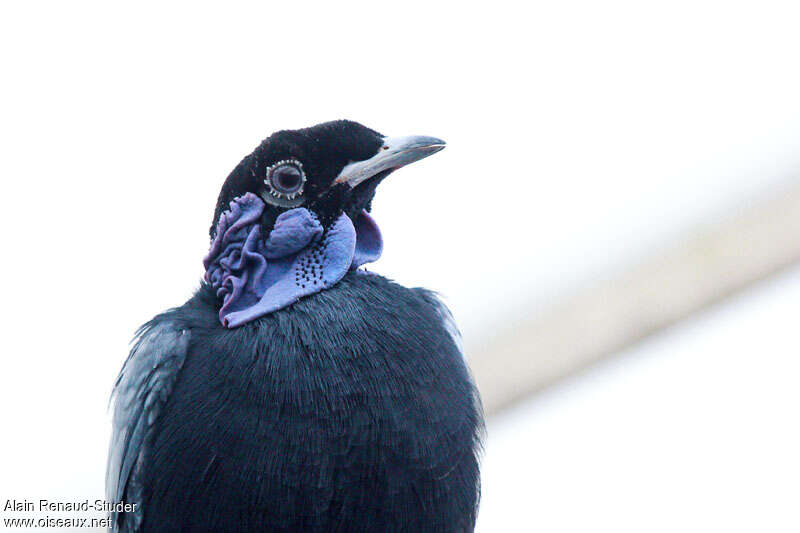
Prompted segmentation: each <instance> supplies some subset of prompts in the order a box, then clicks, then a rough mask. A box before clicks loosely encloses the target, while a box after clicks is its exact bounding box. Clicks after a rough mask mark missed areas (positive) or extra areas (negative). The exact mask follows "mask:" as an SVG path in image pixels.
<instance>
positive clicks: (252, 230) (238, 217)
mask: <svg viewBox="0 0 800 533" xmlns="http://www.w3.org/2000/svg"><path fill="white" fill-rule="evenodd" d="M264 207H265V206H264V202H263V201H262V200H261V199H260V198H258V197H257V196H256V195H254V194H251V193H247V194H245V195H243V196H240V197H238V198H236V199H234V200H233V201H232V202H231V204H230V209H229V210H227V211H225V212H224V213H223V214H222V215H221V216H220V217H219V222H218V223H217V228H216V233H215V235H214V238H213V240H212V241H211V248H210V250H209V252H208V255H207V256H206V258H205V259H204V261H203V263H204V265H205V267H206V274H205V280H206V282H208V283H209V284H210V285H211V286H212V287H213V288H214V290H215V291H216V294H217V297H218V299H219V301H220V310H219V318H220V321H221V322H222V324H223V325H224V326H226V327H229V328H234V327H238V326H241V325H243V324H246V323H248V322H250V321H252V320H255V319H256V318H258V317H261V316H264V315H266V314H269V313H272V312H274V311H277V310H278V309H282V308H284V307H286V306H288V305H291V304H293V303H294V302H296V301H297V300H298V299H300V298H302V297H304V296H309V295H311V294H314V293H317V292H319V291H322V290H325V289H327V288H329V287H331V286H333V285H335V284H336V283H338V282H339V280H341V279H342V277H343V276H344V275H345V274H346V273H347V272H348V270H353V269H356V268H358V267H359V266H361V265H362V264H364V263H369V262H372V261H375V260H377V259H378V257H380V254H381V250H382V247H383V242H382V239H381V235H380V231H379V230H378V226H377V225H376V224H375V221H374V220H373V219H372V217H370V216H369V215H368V214H367V213H366V211H361V212H359V213H358V214H357V215H355V216H354V217H353V218H352V219H351V217H349V216H348V215H346V214H341V215H339V216H338V217H337V218H336V219H335V220H333V221H332V222H331V223H330V224H329V225H326V226H324V227H323V224H322V223H321V221H320V220H319V218H318V217H317V216H316V215H314V214H313V213H312V212H311V211H309V210H308V209H305V208H302V207H299V208H295V209H290V210H289V211H285V212H283V213H281V214H280V215H279V216H278V217H277V219H276V220H275V225H274V227H273V228H272V229H271V230H270V231H269V232H268V233H267V232H266V231H265V230H264V228H263V226H262V225H261V223H260V221H261V219H262V214H263V212H264Z"/></svg>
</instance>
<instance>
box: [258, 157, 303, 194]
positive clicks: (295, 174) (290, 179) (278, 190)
mask: <svg viewBox="0 0 800 533" xmlns="http://www.w3.org/2000/svg"><path fill="white" fill-rule="evenodd" d="M264 183H265V184H266V186H267V189H268V190H269V193H270V195H271V196H273V197H275V198H285V199H287V200H293V199H295V198H297V197H298V196H300V195H301V194H302V193H303V186H304V185H305V183H306V175H305V173H304V172H303V165H302V164H300V161H297V160H295V159H291V160H287V161H278V162H277V163H275V164H274V165H272V166H271V167H269V168H268V169H267V177H266V179H265V180H264Z"/></svg>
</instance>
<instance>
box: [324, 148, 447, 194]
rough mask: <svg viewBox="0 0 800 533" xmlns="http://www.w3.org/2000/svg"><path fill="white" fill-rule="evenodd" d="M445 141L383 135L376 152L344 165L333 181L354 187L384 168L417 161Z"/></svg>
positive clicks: (434, 151) (392, 168) (435, 150)
mask: <svg viewBox="0 0 800 533" xmlns="http://www.w3.org/2000/svg"><path fill="white" fill-rule="evenodd" d="M444 146H445V142H444V141H443V140H441V139H437V138H436V137H425V136H422V135H411V136H408V137H384V138H383V145H382V146H381V147H380V149H379V150H378V153H377V154H375V155H374V156H372V157H370V158H369V159H365V160H364V161H356V162H354V163H350V164H348V165H347V166H345V167H344V168H343V169H342V171H341V172H340V173H339V176H337V177H336V179H335V180H334V183H347V184H348V185H349V186H350V187H355V186H357V185H358V184H359V183H362V182H364V181H366V180H368V179H369V178H371V177H373V176H375V175H377V174H380V173H381V172H384V171H386V170H396V169H398V168H400V167H403V166H406V165H407V164H409V163H413V162H414V161H419V160H420V159H423V158H425V157H428V156H429V155H431V154H435V153H436V152H438V151H439V150H442V149H443V148H444Z"/></svg>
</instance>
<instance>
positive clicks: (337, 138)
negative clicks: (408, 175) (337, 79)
mask: <svg viewBox="0 0 800 533" xmlns="http://www.w3.org/2000/svg"><path fill="white" fill-rule="evenodd" d="M444 146H445V143H444V141H442V140H441V139H436V138H434V137H423V136H409V137H386V136H384V135H381V134H380V133H378V132H377V131H374V130H372V129H370V128H367V127H366V126H362V125H361V124H359V123H357V122H353V121H349V120H337V121H333V122H325V123H323V124H318V125H316V126H312V127H310V128H304V129H300V130H283V131H278V132H275V133H273V134H272V135H270V136H269V137H267V138H266V139H264V141H263V142H262V143H261V144H260V145H259V146H258V147H257V148H256V149H255V150H254V151H253V152H252V153H251V154H250V155H248V156H246V157H245V158H244V159H243V160H242V161H241V163H239V165H237V167H236V168H235V169H234V170H233V172H231V174H230V175H229V176H228V179H227V180H226V181H225V184H224V185H223V187H222V191H221V192H220V195H219V199H218V200H217V207H216V210H215V213H214V223H213V224H212V226H211V235H212V236H213V235H214V233H215V231H216V227H217V223H218V221H219V217H220V216H221V215H222V213H223V212H225V210H226V209H228V206H229V204H230V202H231V201H232V200H234V199H236V198H239V197H242V196H243V195H244V194H245V193H248V192H249V193H252V194H254V195H256V196H258V197H259V198H260V199H261V200H262V201H263V202H264V203H265V204H266V205H265V209H264V215H263V221H262V222H263V224H264V225H265V227H266V229H271V227H272V225H273V224H274V222H275V219H277V217H278V215H280V214H281V213H283V212H285V211H287V210H290V209H294V208H298V207H304V208H306V209H308V210H309V211H310V212H312V213H313V214H314V215H315V216H316V217H318V219H319V220H320V222H321V223H322V224H323V226H327V225H328V224H330V223H332V222H333V221H335V220H336V219H337V218H338V217H339V215H341V214H342V213H344V214H346V215H347V216H348V217H350V218H351V219H352V220H355V219H356V217H357V216H358V215H359V213H360V212H361V211H362V210H363V209H366V210H369V209H370V204H371V202H372V198H373V196H374V195H375V188H376V187H377V186H378V184H379V183H380V182H381V181H382V180H383V179H384V178H385V177H386V176H388V175H389V174H390V173H391V172H393V171H394V170H396V169H398V168H400V167H402V166H405V165H407V164H409V163H413V162H414V161H418V160H420V159H422V158H424V157H427V156H429V155H431V154H433V153H436V152H438V151H439V150H441V149H442V148H444Z"/></svg>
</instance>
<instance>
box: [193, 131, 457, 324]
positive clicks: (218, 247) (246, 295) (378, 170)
mask: <svg viewBox="0 0 800 533" xmlns="http://www.w3.org/2000/svg"><path fill="white" fill-rule="evenodd" d="M444 145H445V143H444V141H442V140H440V139H437V138H434V137H423V136H410V137H386V136H383V135H381V134H380V133H378V132H376V131H374V130H371V129H369V128H367V127H365V126H362V125H361V124H358V123H357V122H352V121H347V120H339V121H334V122H326V123H323V124H318V125H316V126H313V127H310V128H305V129H301V130H284V131H279V132H276V133H273V134H272V135H271V136H269V137H268V138H267V139H265V140H264V141H263V142H262V143H261V144H260V145H259V146H258V147H257V148H256V149H255V150H254V151H253V152H252V153H251V154H250V155H248V156H246V157H245V158H244V159H243V160H242V161H241V162H240V163H239V165H237V167H236V168H235V169H234V170H233V172H231V174H230V175H229V176H228V178H227V180H226V181H225V184H224V185H223V187H222V190H221V192H220V195H219V199H218V201H217V206H216V209H215V212H214V222H213V224H212V226H211V230H210V233H211V238H212V242H211V250H210V251H209V254H208V256H207V257H206V259H205V265H206V281H207V282H208V283H209V284H211V285H212V287H214V288H215V289H216V291H217V294H218V296H219V297H220V300H221V309H220V319H221V320H222V322H223V324H224V325H226V326H228V327H235V326H237V325H241V324H243V323H245V322H248V321H250V320H253V319H254V318H257V317H258V316H263V315H265V314H267V313H270V312H272V311H275V310H277V309H280V308H282V307H285V306H286V305H289V304H291V303H293V302H294V301H296V300H297V299H298V298H300V297H302V296H307V295H309V294H312V293H314V292H317V291H319V290H322V289H324V288H327V287H329V286H331V285H333V284H335V283H336V282H338V281H339V280H340V279H341V278H342V277H343V276H344V274H345V273H346V272H347V270H349V269H354V268H357V267H358V266H360V265H361V264H363V263H366V262H370V261H374V260H375V259H377V257H378V256H379V255H380V251H381V247H382V241H381V238H380V233H379V231H378V229H377V226H376V224H375V222H374V221H373V220H372V218H371V217H370V216H369V215H368V214H367V211H369V210H370V206H371V203H372V198H373V197H374V195H375V189H376V187H377V186H378V184H379V183H380V182H381V181H382V180H383V179H384V178H385V177H386V176H388V175H389V174H390V173H392V172H393V171H394V170H396V169H398V168H400V167H402V166H405V165H407V164H409V163H412V162H414V161H418V160H420V159H422V158H424V157H427V156H429V155H431V154H433V153H436V152H438V151H439V150H441V149H442V148H444Z"/></svg>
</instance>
